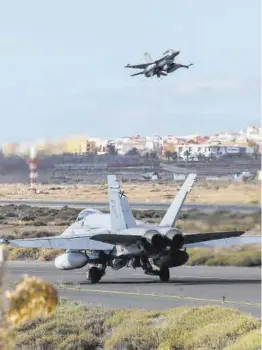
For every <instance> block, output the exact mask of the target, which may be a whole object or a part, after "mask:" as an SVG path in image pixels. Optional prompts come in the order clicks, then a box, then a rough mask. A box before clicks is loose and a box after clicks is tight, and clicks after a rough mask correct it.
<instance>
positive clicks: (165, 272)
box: [159, 267, 170, 282]
mask: <svg viewBox="0 0 262 350" xmlns="http://www.w3.org/2000/svg"><path fill="white" fill-rule="evenodd" d="M159 278H160V281H161V282H168V281H169V278H170V273H169V268H168V267H162V268H161V269H160V270H159Z"/></svg>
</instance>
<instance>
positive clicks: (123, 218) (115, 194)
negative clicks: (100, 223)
mask: <svg viewBox="0 0 262 350" xmlns="http://www.w3.org/2000/svg"><path fill="white" fill-rule="evenodd" d="M107 179H108V197H109V206H110V217H111V226H112V230H114V231H121V230H123V229H127V228H131V227H136V226H137V225H136V221H135V218H134V216H133V213H132V211H131V208H130V206H129V203H128V200H127V197H126V196H125V195H124V193H123V192H121V189H120V186H119V183H118V181H117V180H116V176H115V175H108V176H107Z"/></svg>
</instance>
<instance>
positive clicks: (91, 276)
mask: <svg viewBox="0 0 262 350" xmlns="http://www.w3.org/2000/svg"><path fill="white" fill-rule="evenodd" d="M101 277H102V273H101V270H100V269H99V268H98V267H96V266H92V267H91V268H90V269H89V270H88V272H87V279H88V280H89V281H90V282H91V283H97V282H99V281H100V279H101Z"/></svg>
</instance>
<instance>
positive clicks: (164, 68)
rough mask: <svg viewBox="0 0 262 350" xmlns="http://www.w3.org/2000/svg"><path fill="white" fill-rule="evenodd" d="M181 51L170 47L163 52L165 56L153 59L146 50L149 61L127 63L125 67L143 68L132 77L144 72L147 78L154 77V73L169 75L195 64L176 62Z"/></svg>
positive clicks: (158, 75)
mask: <svg viewBox="0 0 262 350" xmlns="http://www.w3.org/2000/svg"><path fill="white" fill-rule="evenodd" d="M179 53H180V51H174V50H171V49H170V50H167V51H166V52H164V53H163V57H161V58H159V59H158V60H155V61H154V60H152V58H151V56H150V55H149V54H148V53H147V52H146V53H145V57H146V59H147V61H148V62H147V63H141V64H135V65H131V64H127V65H126V66H125V68H135V69H142V71H140V72H138V73H134V74H131V75H130V76H131V77H133V76H135V75H140V74H144V75H145V76H146V77H147V78H149V77H152V76H154V75H156V76H157V77H158V78H159V77H160V76H167V75H168V74H169V73H172V72H174V71H175V70H177V69H179V68H189V67H190V66H192V65H193V63H190V64H188V65H184V64H180V63H175V62H174V60H175V57H176V56H177V55H179Z"/></svg>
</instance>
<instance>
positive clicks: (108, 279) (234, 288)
mask: <svg viewBox="0 0 262 350" xmlns="http://www.w3.org/2000/svg"><path fill="white" fill-rule="evenodd" d="M8 271H9V280H10V281H12V282H14V281H17V280H18V279H19V278H20V277H21V274H24V273H28V274H30V275H35V276H39V277H41V278H42V279H44V280H48V281H50V282H52V283H55V285H57V286H60V287H59V288H58V291H59V294H60V295H61V296H63V297H67V298H69V299H75V300H78V301H81V302H83V303H85V304H90V303H93V304H96V305H97V304H98V305H103V306H106V307H125V308H138V307H139V308H146V309H156V310H165V309H168V308H174V307H178V306H186V305H187V306H199V305H206V304H217V305H223V304H222V297H223V296H225V298H226V299H225V301H226V302H225V303H224V305H225V306H230V307H235V308H237V309H239V310H241V311H244V312H248V313H252V314H253V315H255V316H257V317H259V316H260V308H261V299H260V296H261V278H260V276H261V275H260V273H261V269H260V268H236V267H189V266H182V267H178V268H174V269H171V279H170V282H169V283H160V281H159V279H158V277H156V276H147V275H144V273H143V272H142V271H141V270H140V269H137V270H133V269H131V268H123V269H121V270H119V271H113V270H111V269H108V270H107V274H106V275H105V276H104V277H103V278H102V280H101V281H100V283H98V284H89V282H87V281H86V279H85V268H82V269H79V270H72V271H61V270H57V269H56V268H55V266H54V263H53V262H32V261H27V262H20V261H16V262H9V263H8Z"/></svg>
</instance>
